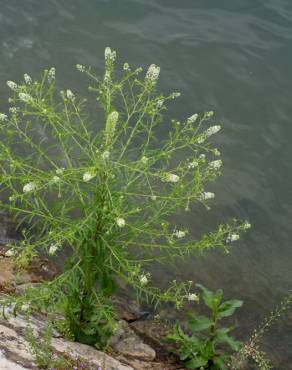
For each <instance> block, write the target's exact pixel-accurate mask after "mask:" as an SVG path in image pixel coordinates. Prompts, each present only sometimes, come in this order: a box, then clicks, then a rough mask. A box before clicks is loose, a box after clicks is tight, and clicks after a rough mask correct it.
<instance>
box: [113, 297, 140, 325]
mask: <svg viewBox="0 0 292 370" xmlns="http://www.w3.org/2000/svg"><path fill="white" fill-rule="evenodd" d="M112 302H113V305H114V307H115V310H116V313H117V316H118V318H119V319H120V320H125V321H127V322H133V321H136V320H138V319H139V318H140V316H141V310H140V306H139V305H138V304H137V303H136V302H135V301H132V300H127V299H121V298H120V297H114V298H113V299H112Z"/></svg>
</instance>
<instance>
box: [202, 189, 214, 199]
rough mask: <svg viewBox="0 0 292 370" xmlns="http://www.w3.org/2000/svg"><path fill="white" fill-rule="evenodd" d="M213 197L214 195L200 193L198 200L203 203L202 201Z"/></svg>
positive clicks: (205, 192)
mask: <svg viewBox="0 0 292 370" xmlns="http://www.w3.org/2000/svg"><path fill="white" fill-rule="evenodd" d="M214 197H215V194H214V193H211V192H208V191H204V192H203V193H201V194H200V195H199V200H201V201H204V200H208V199H213V198H214Z"/></svg>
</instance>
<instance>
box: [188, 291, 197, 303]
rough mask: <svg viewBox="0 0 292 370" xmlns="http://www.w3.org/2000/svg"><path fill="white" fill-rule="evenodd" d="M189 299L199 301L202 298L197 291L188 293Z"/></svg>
mask: <svg viewBox="0 0 292 370" xmlns="http://www.w3.org/2000/svg"><path fill="white" fill-rule="evenodd" d="M187 299H188V301H190V302H198V301H199V299H200V298H199V296H198V295H197V294H196V293H189V294H188V295H187Z"/></svg>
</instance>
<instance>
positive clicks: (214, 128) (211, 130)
mask: <svg viewBox="0 0 292 370" xmlns="http://www.w3.org/2000/svg"><path fill="white" fill-rule="evenodd" d="M220 130H221V126H220V125H215V126H211V127H209V128H208V129H207V130H206V131H205V135H206V137H207V138H208V137H209V136H211V135H214V134H217V132H219V131H220Z"/></svg>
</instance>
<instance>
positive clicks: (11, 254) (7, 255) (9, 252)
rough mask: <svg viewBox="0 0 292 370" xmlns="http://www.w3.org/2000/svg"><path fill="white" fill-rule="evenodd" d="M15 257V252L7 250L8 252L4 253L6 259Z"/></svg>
mask: <svg viewBox="0 0 292 370" xmlns="http://www.w3.org/2000/svg"><path fill="white" fill-rule="evenodd" d="M15 255H16V251H15V250H14V249H8V251H6V252H5V256H6V257H13V256H15Z"/></svg>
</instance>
